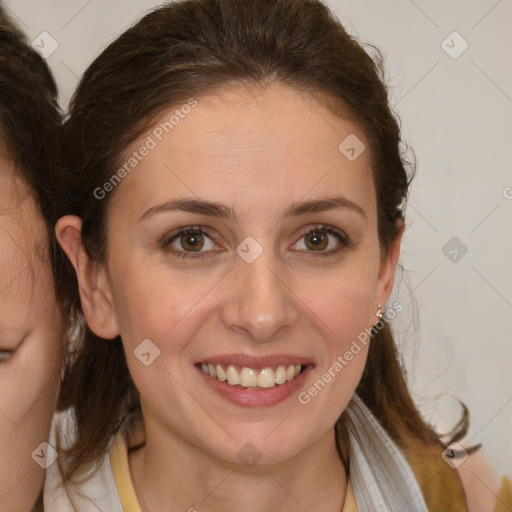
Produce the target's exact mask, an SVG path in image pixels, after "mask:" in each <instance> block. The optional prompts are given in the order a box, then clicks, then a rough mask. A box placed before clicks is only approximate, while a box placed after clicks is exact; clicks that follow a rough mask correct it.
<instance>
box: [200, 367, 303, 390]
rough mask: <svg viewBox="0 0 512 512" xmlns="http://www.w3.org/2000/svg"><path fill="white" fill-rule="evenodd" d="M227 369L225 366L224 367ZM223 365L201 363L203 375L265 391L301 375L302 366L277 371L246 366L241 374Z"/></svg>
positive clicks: (280, 368)
mask: <svg viewBox="0 0 512 512" xmlns="http://www.w3.org/2000/svg"><path fill="white" fill-rule="evenodd" d="M224 368H225V366H224ZM224 368H223V367H222V366H221V365H219V364H218V365H215V366H214V365H213V364H211V363H208V364H206V363H201V370H202V371H203V373H206V374H207V375H210V376H211V377H213V378H214V379H217V380H220V381H222V382H224V381H227V382H228V384H230V385H231V386H241V387H244V388H254V387H259V388H263V389H269V388H273V387H275V386H276V385H280V384H285V383H286V382H288V381H290V380H292V379H294V378H295V377H297V376H298V375H299V374H300V371H301V368H302V367H301V365H300V364H297V365H292V364H291V365H289V366H284V365H281V366H278V367H277V368H276V370H274V369H273V368H263V369H261V370H254V369H253V368H248V367H246V366H244V367H243V368H242V370H241V371H240V372H238V370H237V369H236V368H235V367H234V366H232V365H229V366H228V367H227V371H225V370H224Z"/></svg>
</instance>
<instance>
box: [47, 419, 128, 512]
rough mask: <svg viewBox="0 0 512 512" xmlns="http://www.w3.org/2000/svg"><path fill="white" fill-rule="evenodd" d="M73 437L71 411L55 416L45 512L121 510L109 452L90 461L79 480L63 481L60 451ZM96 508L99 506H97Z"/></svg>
mask: <svg viewBox="0 0 512 512" xmlns="http://www.w3.org/2000/svg"><path fill="white" fill-rule="evenodd" d="M75 438H76V428H75V421H74V414H73V410H71V409H68V410H66V411H62V412H58V413H56V414H55V415H54V418H53V422H52V429H51V434H50V443H49V444H50V447H51V449H53V450H55V453H56V454H57V459H58V460H57V459H56V460H55V461H54V462H53V463H52V464H50V465H49V466H48V468H47V470H46V479H45V484H44V510H45V511H47V512H65V511H68V510H69V511H71V510H80V511H81V512H89V511H90V512H97V511H98V509H100V510H108V511H111V512H117V511H119V512H121V511H122V510H123V509H122V507H121V503H120V501H119V496H118V493H117V489H116V485H115V481H114V477H113V473H112V467H111V465H110V459H109V454H108V453H106V454H105V455H104V456H103V457H102V459H101V460H99V461H98V464H97V465H96V464H91V467H90V468H88V469H86V471H85V475H84V477H83V478H81V479H80V481H79V482H76V483H75V482H73V483H71V482H64V481H63V478H62V473H61V467H63V466H64V461H63V460H62V459H63V453H62V451H63V450H66V449H68V448H69V447H70V446H71V445H72V444H73V442H74V440H75ZM98 507H99V508H98Z"/></svg>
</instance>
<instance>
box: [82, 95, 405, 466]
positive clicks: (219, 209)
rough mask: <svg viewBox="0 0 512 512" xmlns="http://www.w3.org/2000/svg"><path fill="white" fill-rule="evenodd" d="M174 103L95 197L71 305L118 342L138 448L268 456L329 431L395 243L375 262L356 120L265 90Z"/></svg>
mask: <svg viewBox="0 0 512 512" xmlns="http://www.w3.org/2000/svg"><path fill="white" fill-rule="evenodd" d="M186 105H188V106H185V105H184V106H182V107H181V108H180V107H179V106H178V107H177V108H173V109H172V110H171V111H169V112H167V113H166V114H165V115H163V116H162V118H161V121H160V122H159V123H157V125H155V127H154V128H152V130H151V131H150V132H148V133H147V134H145V135H144V136H143V137H142V138H140V139H139V140H138V141H137V142H136V143H134V144H133V145H132V146H131V147H130V149H129V151H128V152H127V155H126V157H125V161H123V162H122V164H121V166H120V168H121V167H122V166H123V165H124V164H125V163H126V165H125V166H124V169H125V171H127V172H120V173H118V177H122V178H123V180H122V182H120V183H117V182H116V185H115V187H109V186H108V185H107V186H106V187H103V189H102V190H103V191H107V193H106V195H108V193H111V194H112V198H108V197H106V198H105V200H110V199H111V202H110V205H109V216H108V235H107V237H108V243H107V254H108V256H107V263H106V265H105V267H104V269H103V270H101V269H100V271H98V272H97V273H96V274H94V276H95V277H93V278H91V282H93V284H91V283H89V284H87V283H85V282H82V286H83V288H84V289H86V290H88V291H87V292H86V293H85V292H83V293H82V300H83V302H84V309H85V313H86V316H87V318H88V321H89V324H90V326H91V328H92V329H93V330H94V331H95V332H96V333H97V334H98V335H100V336H103V337H106V338H109V337H114V336H115V335H117V334H119V333H120V334H121V337H122V340H123V344H124V348H125V352H126V356H127V360H128V365H129V368H130V372H131V375H132V377H133V380H134V382H135V384H136V386H137V388H138V390H139V392H140V396H141V404H142V408H143V414H144V419H145V425H146V430H147V435H148V438H149V436H150V435H161V436H163V437H165V436H166V435H167V436H168V435H171V436H172V437H173V438H175V439H180V440H182V441H183V440H184V441H186V444H187V446H191V445H192V446H194V447H195V448H198V449H199V450H201V451H202V452H206V453H208V454H211V455H214V456H216V457H218V458H220V459H223V460H229V461H233V462H240V461H244V460H248V459H247V457H249V458H250V457H252V460H255V459H259V460H260V461H261V462H262V463H275V462H279V461H282V460H285V459H287V458H289V457H291V456H293V455H294V454H297V453H298V452H300V451H301V450H303V449H304V448H305V447H307V446H309V445H311V444H312V443H314V442H316V441H318V440H319V439H320V438H321V437H322V436H332V427H333V425H334V423H335V421H336V420H337V418H338V416H339V415H340V414H341V412H342V411H343V409H344V408H345V406H346V405H347V403H348V402H349V400H350V398H351V397H352V395H353V393H354V391H355V389H356V386H357V384H358V382H359V380H360V377H361V375H362V372H363V368H364V365H365V360H366V355H367V346H366V345H364V344H361V343H359V345H360V347H359V350H358V351H357V353H355V352H356V349H353V350H352V356H353V357H351V358H350V360H348V359H347V358H346V357H344V355H345V353H346V352H347V351H350V347H351V346H353V345H352V343H353V341H354V340H357V337H358V335H359V334H360V333H361V332H364V329H365V328H369V327H371V326H373V325H374V324H375V323H376V321H377V320H378V318H377V317H376V312H377V309H378V304H379V303H380V304H382V305H384V304H385V303H386V301H387V298H388V296H389V293H390V291H391V287H392V281H393V270H394V266H395V263H396V258H397V256H398V244H399V242H398V243H397V244H396V246H395V250H394V251H392V253H391V256H390V257H389V258H388V259H386V260H385V261H380V256H379V254H380V253H379V245H378V235H377V209H376V208H377V204H376V194H375V190H374V187H373V181H372V174H371V170H370V155H369V151H368V150H364V147H363V144H364V146H366V147H367V146H368V144H367V141H366V139H365V137H364V135H363V134H362V132H361V131H360V130H359V129H358V128H357V127H356V126H355V125H354V124H353V123H351V122H348V121H345V120H342V119H340V118H338V117H335V116H334V115H333V114H331V113H330V112H329V111H327V110H326V109H324V108H323V107H321V106H320V104H318V103H316V102H313V101H308V100H306V99H305V98H304V97H303V96H301V95H300V94H299V93H298V92H296V91H295V90H293V89H291V88H288V87H285V86H279V85H273V86H270V87H268V88H266V89H265V90H264V91H263V92H261V91H260V92H254V91H253V92H251V93H247V92H246V91H245V90H243V89H231V90H227V89H226V90H225V91H224V93H223V94H222V95H220V94H215V95H209V96H208V97H201V98H198V99H197V103H196V102H195V100H193V99H192V100H190V101H189V102H188V103H186ZM176 111H177V112H176ZM173 115H174V118H171V116H173ZM166 123H167V124H166ZM347 137H348V139H347ZM340 144H341V149H340ZM143 148H146V149H143ZM130 158H132V160H130ZM112 188H114V189H115V190H114V191H110V192H109V190H110V189H112ZM96 192H97V194H98V195H101V194H103V192H101V191H98V190H97V191H96ZM325 201H328V202H325ZM187 229H188V230H193V232H192V233H191V234H190V233H189V234H188V235H179V232H180V231H181V230H187ZM315 230H316V233H312V232H313V231H315ZM308 233H309V234H308ZM315 249H316V250H315ZM340 358H342V359H343V361H344V363H342V362H341V361H340ZM336 362H338V363H339V364H338V365H336ZM208 363H209V365H210V368H212V369H214V370H215V371H216V374H217V377H213V376H211V375H209V374H208V375H207V374H206V373H205V372H204V371H203V370H202V367H203V368H204V369H206V368H205V365H208ZM217 365H219V366H220V368H221V371H219V368H218V366H217ZM340 365H341V367H342V369H341V370H340V369H339V368H340ZM229 366H232V367H233V368H232V369H229V368H228V367H229ZM295 366H301V368H300V369H302V373H301V374H300V375H299V376H295V377H294V376H293V375H294V374H293V371H294V367H295ZM289 367H292V369H291V370H290V369H289ZM269 368H270V370H268V369H269ZM263 369H267V370H263ZM262 370H263V371H262ZM290 372H291V373H290ZM223 373H226V375H222V374H223ZM325 374H327V377H325ZM329 375H330V376H331V378H330V379H329ZM219 377H220V379H222V378H224V377H227V378H228V382H231V384H230V383H228V382H226V381H221V380H220V379H219ZM290 378H291V380H286V379H290ZM238 379H241V380H242V384H241V385H237V384H236V383H237V381H238ZM319 379H320V380H322V379H323V383H324V385H323V386H321V385H319V384H318V383H317V381H318V380H319ZM276 381H277V382H278V384H276ZM325 381H328V383H325ZM284 382H286V383H284ZM255 383H256V384H259V386H261V387H258V386H257V387H254V384H255ZM315 383H317V388H316V389H317V391H316V392H315V391H314V390H313V391H310V389H311V388H312V387H314V385H315ZM245 386H247V387H245ZM306 395H307V396H306ZM307 397H309V399H308V398H307ZM249 443H251V444H249Z"/></svg>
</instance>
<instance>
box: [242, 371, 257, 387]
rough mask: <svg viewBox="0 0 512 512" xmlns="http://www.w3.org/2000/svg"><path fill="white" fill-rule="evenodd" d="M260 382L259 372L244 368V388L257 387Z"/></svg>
mask: <svg viewBox="0 0 512 512" xmlns="http://www.w3.org/2000/svg"><path fill="white" fill-rule="evenodd" d="M257 382H258V372H257V371H256V370H253V369H252V368H245V367H244V368H242V371H241V372H240V384H241V385H242V386H243V387H244V388H250V387H252V386H256V383H257Z"/></svg>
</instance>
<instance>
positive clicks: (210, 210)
mask: <svg viewBox="0 0 512 512" xmlns="http://www.w3.org/2000/svg"><path fill="white" fill-rule="evenodd" d="M338 208H347V209H349V210H352V211H354V212H356V213H358V214H359V215H361V216H362V217H363V218H364V219H366V212H365V211H364V210H363V209H362V208H361V207H360V206H359V205H358V204H356V203H354V202H353V201H350V200H349V199H347V198H346V197H343V196H335V197H323V198H320V199H315V200H311V201H302V202H299V203H292V204H291V205H290V206H289V207H288V208H287V209H286V210H285V212H284V214H283V218H289V217H298V216H301V215H306V214H311V213H320V212H325V211H328V210H333V209H338ZM179 211H181V212H188V213H197V214H201V215H208V216H211V217H219V218H228V219H236V213H235V211H234V210H233V208H231V207H230V206H227V205H225V204H223V203H218V202H214V201H206V200H204V199H195V198H192V197H186V198H181V199H171V200H169V201H166V202H165V203H161V204H158V205H156V206H153V207H152V208H150V209H149V210H147V211H146V212H144V213H143V214H142V215H141V216H140V217H139V219H138V222H141V221H143V220H145V219H147V218H148V217H151V216H153V215H156V214H157V213H169V212H179Z"/></svg>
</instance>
